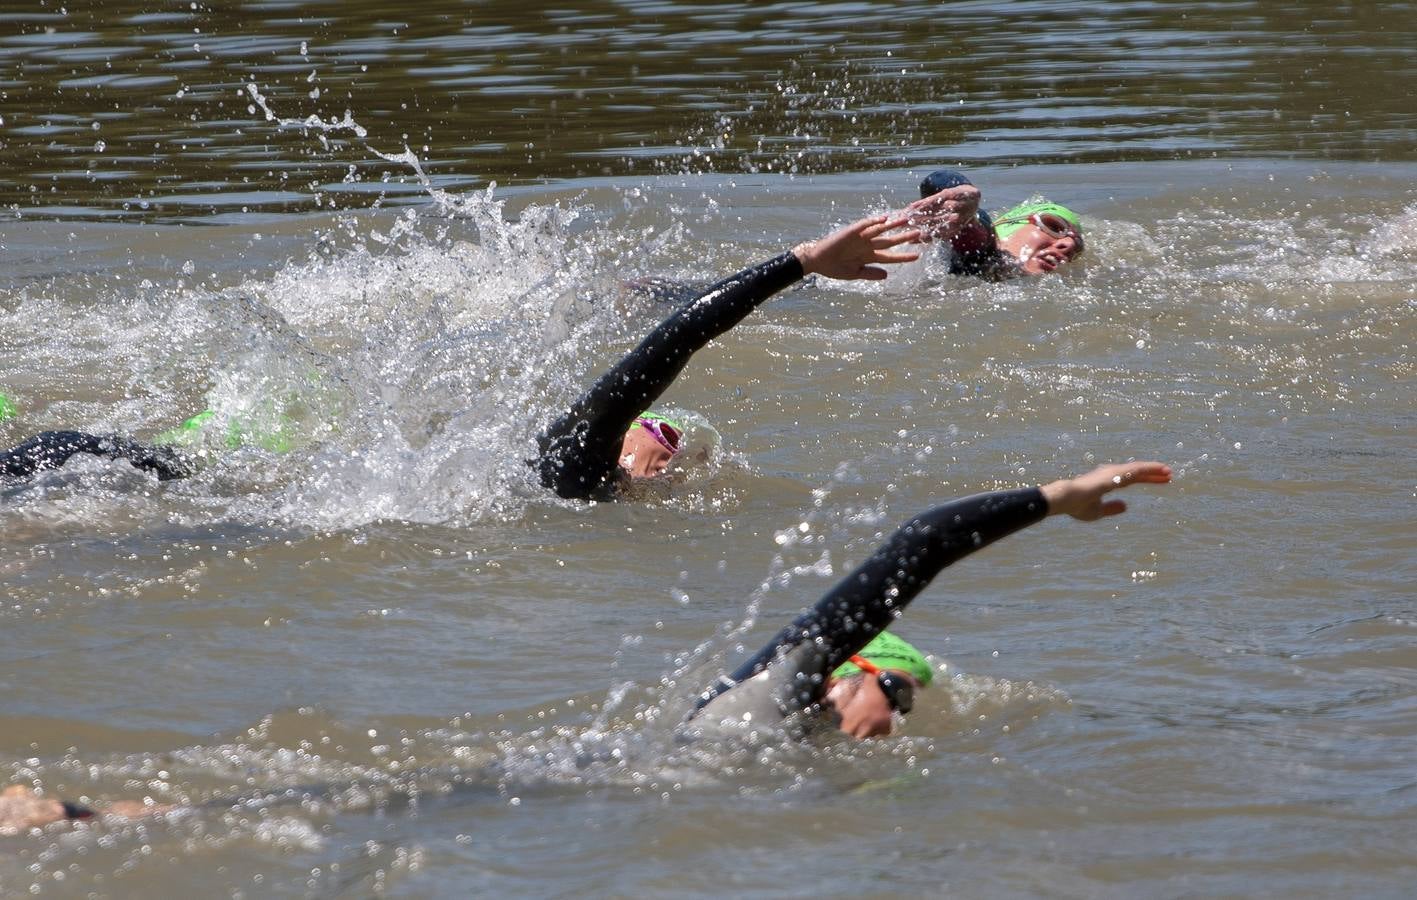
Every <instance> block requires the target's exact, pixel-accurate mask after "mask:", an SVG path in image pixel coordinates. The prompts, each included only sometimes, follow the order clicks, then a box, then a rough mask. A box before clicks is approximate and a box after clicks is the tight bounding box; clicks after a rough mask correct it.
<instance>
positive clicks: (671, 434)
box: [630, 413, 684, 456]
mask: <svg viewBox="0 0 1417 900" xmlns="http://www.w3.org/2000/svg"><path fill="white" fill-rule="evenodd" d="M636 425H638V426H639V427H641V428H643V429H644V430H645V431H648V432H649V433H650V436H651V437H653V438H654V439H655V440H656V441H658V442H659V445H660V446H661V447H663V448H664V449H665V450H668V451H669V454H670V455H671V456H672V455H674V454H675V453H678V452H679V442H680V440H682V439H683V437H684V431H683V429H682V428H679V427H678V426H677V425H676V424H675V423H673V422H670V421H669V420H668V419H666V418H664V417H663V416H657V415H655V414H654V413H645V414H644V415H642V416H640V417H639V418H638V419H636V420H635V422H634V424H633V425H631V426H630V427H631V428H634V427H635V426H636Z"/></svg>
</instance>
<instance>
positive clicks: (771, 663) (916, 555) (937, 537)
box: [686, 462, 1171, 737]
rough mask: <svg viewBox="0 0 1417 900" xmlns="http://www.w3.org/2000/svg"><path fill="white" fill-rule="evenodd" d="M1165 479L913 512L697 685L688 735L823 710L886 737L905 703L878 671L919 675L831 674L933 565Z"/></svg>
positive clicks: (1085, 484)
mask: <svg viewBox="0 0 1417 900" xmlns="http://www.w3.org/2000/svg"><path fill="white" fill-rule="evenodd" d="M1170 480H1171V469H1170V467H1169V466H1166V465H1164V464H1162V463H1159V462H1134V463H1121V464H1115V465H1107V466H1101V467H1099V468H1097V469H1094V470H1093V471H1091V472H1089V473H1087V474H1086V475H1082V476H1079V477H1077V478H1071V479H1065V480H1061V481H1055V482H1052V483H1051V484H1046V485H1043V486H1042V487H1035V488H1024V489H1020V490H1012V491H993V492H990V493H986V494H975V495H974V496H972V497H965V498H963V499H960V500H954V501H951V502H949V503H946V504H944V505H943V506H937V507H935V508H934V509H932V510H930V511H929V512H926V513H922V514H921V515H919V516H916V517H915V518H913V519H911V520H910V521H908V522H906V523H905V524H904V525H902V526H901V527H900V528H898V529H897V530H896V532H895V533H894V534H892V535H891V537H890V538H889V539H888V540H887V541H886V542H885V543H884V544H883V545H881V547H880V548H879V549H877V550H876V552H875V553H874V554H872V555H871V557H870V558H869V559H867V560H866V561H865V562H864V563H862V564H861V565H860V566H858V567H857V568H856V570H855V571H854V572H852V573H851V574H850V575H847V576H846V577H845V578H843V579H842V580H841V581H840V582H839V583H838V584H837V585H836V587H834V588H832V589H831V590H830V591H829V592H828V593H827V594H826V596H824V597H822V599H821V600H819V601H817V604H816V606H814V607H812V608H811V609H809V610H808V611H807V612H805V613H803V614H802V615H800V616H798V617H797V618H796V619H795V620H794V621H793V622H792V624H791V625H788V626H787V627H786V628H784V629H783V630H782V631H780V632H779V633H778V634H777V636H776V637H774V638H773V639H772V640H771V641H769V642H768V643H767V645H766V646H764V647H763V648H762V649H761V650H759V651H758V652H757V653H756V654H754V655H753V656H752V657H751V658H750V659H748V660H747V661H746V662H744V663H743V664H742V665H740V666H739V667H738V668H737V669H736V670H734V672H733V673H732V674H731V675H728V676H726V677H724V678H721V679H720V680H719V681H718V683H716V684H715V685H714V686H713V687H711V688H709V689H708V690H706V691H704V693H703V694H702V695H700V697H699V699H698V701H697V702H696V704H695V707H694V711H693V713H691V714H690V721H689V722H688V723H687V726H686V727H687V729H688V730H689V732H690V733H691V734H692V733H694V732H701V731H703V730H705V729H708V728H713V727H714V726H719V727H722V728H725V729H727V730H729V731H730V732H731V731H732V730H735V729H740V730H741V729H747V728H756V727H760V726H764V725H766V726H767V727H769V728H771V727H773V726H775V725H779V724H781V723H783V722H784V721H787V720H789V719H790V718H791V717H794V714H797V713H804V712H805V713H809V714H810V713H812V712H826V713H830V714H831V715H832V716H833V717H834V718H835V722H836V724H837V726H838V727H839V728H841V729H842V730H843V731H845V732H846V733H848V734H850V735H852V736H853V737H872V736H875V735H881V734H889V733H890V729H891V722H892V715H891V712H892V709H895V710H896V711H899V712H905V711H908V708H909V707H908V703H907V704H904V705H902V704H901V702H900V696H901V691H902V688H901V686H900V685H899V684H897V685H896V686H894V687H892V686H891V684H890V683H889V680H888V679H883V678H882V675H894V676H896V678H897V680H898V681H899V680H900V679H907V684H910V686H911V687H914V686H916V685H918V684H919V683H920V682H922V681H923V680H924V679H921V678H920V677H919V673H918V672H913V671H912V667H911V666H910V665H905V666H902V667H899V668H898V669H897V670H895V671H891V669H890V667H889V666H886V665H881V666H879V668H881V669H883V670H886V671H885V672H883V673H881V674H878V675H877V677H875V678H867V677H855V678H853V679H851V681H850V682H849V683H839V682H843V680H842V679H839V678H837V677H834V676H838V675H840V674H841V669H840V667H841V666H842V665H843V664H844V663H846V662H847V661H848V660H851V659H852V658H853V655H855V654H860V653H862V652H863V648H866V647H867V645H868V643H872V642H873V639H874V638H876V636H877V635H879V634H881V633H882V632H883V631H884V630H885V629H886V628H887V627H888V626H889V625H890V624H891V623H892V622H894V621H895V620H896V618H897V617H899V616H900V615H901V613H903V612H904V611H905V608H906V606H908V605H909V604H910V601H911V600H913V599H914V598H915V596H916V595H917V594H919V593H920V592H921V591H922V590H924V589H925V587H926V586H927V585H928V584H929V583H930V580H931V579H933V578H934V577H935V576H936V575H937V574H939V572H940V570H942V569H944V568H945V567H946V566H948V565H950V564H951V563H953V562H955V561H957V560H959V559H962V558H963V557H965V556H968V555H969V554H970V553H973V552H974V551H976V550H979V549H981V548H983V547H987V546H988V545H989V544H992V543H993V542H994V541H997V540H999V539H1000V538H1003V537H1007V536H1008V535H1010V534H1013V533H1014V532H1015V531H1018V530H1020V529H1022V528H1026V527H1028V526H1030V525H1034V524H1036V523H1038V522H1040V521H1042V519H1043V518H1044V517H1045V516H1049V515H1058V514H1066V515H1070V516H1072V517H1073V518H1075V519H1080V520H1082V521H1085V522H1090V521H1094V520H1096V519H1100V518H1103V517H1105V516H1114V515H1117V514H1118V513H1121V512H1123V511H1124V510H1125V509H1126V505H1125V504H1124V503H1122V501H1120V500H1104V499H1103V497H1104V496H1105V495H1106V494H1108V493H1109V492H1111V491H1114V490H1117V489H1119V488H1124V487H1127V486H1128V485H1132V484H1163V483H1165V482H1168V481H1170ZM865 655H869V653H867V654H865ZM859 668H865V667H859ZM866 671H867V672H868V673H870V670H869V669H866ZM870 674H876V673H870ZM911 682H913V684H912V683H911ZM893 700H894V701H895V702H894V703H893V702H892V701H893Z"/></svg>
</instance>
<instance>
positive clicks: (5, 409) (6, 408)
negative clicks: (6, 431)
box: [0, 394, 20, 422]
mask: <svg viewBox="0 0 1417 900" xmlns="http://www.w3.org/2000/svg"><path fill="white" fill-rule="evenodd" d="M19 414H20V411H19V409H18V408H17V407H16V406H15V402H14V401H13V400H11V399H10V398H9V397H6V396H5V395H4V394H0V422H3V421H5V420H6V419H13V418H15V417H16V416H18V415H19Z"/></svg>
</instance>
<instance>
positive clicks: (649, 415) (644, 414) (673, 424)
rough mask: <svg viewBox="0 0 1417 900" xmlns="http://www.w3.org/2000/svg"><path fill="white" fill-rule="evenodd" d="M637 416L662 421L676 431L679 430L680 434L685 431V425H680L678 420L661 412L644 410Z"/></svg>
mask: <svg viewBox="0 0 1417 900" xmlns="http://www.w3.org/2000/svg"><path fill="white" fill-rule="evenodd" d="M635 418H636V419H649V420H650V421H651V422H662V423H663V424H665V425H668V426H669V427H670V428H673V429H674V430H675V431H677V432H679V433H680V434H683V433H684V426H683V425H680V424H679V422H678V421H677V420H675V419H671V418H669V417H668V416H661V415H660V414H659V413H652V412H650V411H649V410H645V411H644V412H642V413H640V414H639V415H638V416H635Z"/></svg>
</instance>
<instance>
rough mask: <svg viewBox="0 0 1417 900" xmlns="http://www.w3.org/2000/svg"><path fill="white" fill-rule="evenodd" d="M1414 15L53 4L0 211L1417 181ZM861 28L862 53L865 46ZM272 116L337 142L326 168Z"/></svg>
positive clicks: (10, 42) (1360, 6)
mask: <svg viewBox="0 0 1417 900" xmlns="http://www.w3.org/2000/svg"><path fill="white" fill-rule="evenodd" d="M1414 23H1417V15H1414V5H1413V4H1412V3H1407V2H1382V3H1378V2H1373V3H1338V4H1335V3H1329V2H1321V0H1303V2H1295V3H1287V4H1284V5H1283V7H1282V8H1281V7H1275V6H1273V5H1268V4H1264V3H1260V2H1231V3H1208V2H1181V0H1178V2H1169V3H1152V2H1105V3H1096V2H1062V3H1059V2H1032V0H1030V2H1007V3H1005V2H992V0H991V2H983V0H973V2H958V3H951V4H948V5H947V6H942V5H940V4H938V3H924V2H907V0H897V2H875V3H850V4H815V3H783V4H772V5H761V4H750V3H721V4H711V5H694V4H672V3H662V2H654V0H625V2H607V0H597V2H586V3H578V4H575V8H574V9H572V8H565V9H545V10H530V11H529V10H528V8H527V7H526V5H525V4H513V3H508V2H504V0H495V2H490V3H480V4H476V5H474V6H468V5H466V4H463V3H453V2H448V0H433V2H428V3H420V4H417V5H416V7H414V8H411V9H397V10H395V9H392V8H390V7H389V6H388V4H386V3H379V2H370V0H341V2H333V0H316V2H282V0H263V2H257V0H250V2H245V3H240V4H233V5H219V6H215V7H213V6H209V5H208V4H206V3H191V4H185V3H184V4H170V5H168V6H167V7H166V8H163V9H161V10H158V9H154V8H153V7H152V5H151V4H148V3H143V2H134V0H118V2H112V3H104V4H71V5H70V6H68V7H63V6H60V5H59V4H58V3H57V2H56V0H51V2H49V3H48V5H45V4H43V3H41V4H39V5H38V6H35V7H32V8H30V9H28V10H25V11H9V12H6V13H4V14H0V28H3V29H4V30H5V31H6V32H8V34H9V37H7V38H5V39H4V40H3V41H0V73H3V77H2V78H0V90H3V104H0V118H3V126H0V142H3V145H2V146H0V203H4V204H7V205H13V206H15V207H16V208H17V209H18V210H19V211H21V212H36V211H38V212H41V213H42V214H43V215H51V216H55V215H57V216H74V215H87V216H92V215H100V214H103V215H127V216H139V217H152V216H157V217H173V216H200V215H209V214H211V213H228V214H232V213H239V212H241V211H256V210H282V209H283V210H291V209H311V208H315V207H320V206H328V205H330V204H332V203H337V204H340V205H351V204H352V205H364V204H367V203H369V202H372V201H373V200H374V199H376V198H379V197H382V196H388V197H391V198H396V199H397V198H407V197H409V196H410V193H411V192H414V193H416V190H417V186H416V185H415V184H413V183H412V179H410V178H408V175H409V172H408V169H407V167H405V166H402V165H390V164H387V163H386V162H384V161H382V160H380V159H379V158H378V156H377V155H376V154H375V153H373V152H371V150H370V147H372V148H373V149H374V150H377V151H381V152H384V153H398V152H401V151H402V149H403V148H404V147H405V146H407V147H408V148H409V149H411V150H412V151H413V152H414V153H416V154H417V155H418V156H419V157H420V158H422V159H423V160H425V161H426V163H427V168H428V170H429V172H430V174H431V175H432V176H433V177H434V179H435V180H436V181H437V183H438V184H440V185H441V186H444V187H450V188H451V187H466V186H469V185H472V184H481V183H485V182H486V181H489V180H495V181H498V182H501V183H504V184H505V183H509V182H518V181H542V180H548V179H550V180H556V179H575V178H583V177H587V176H602V175H624V174H652V173H657V172H679V171H747V172H837V171H860V170H866V169H873V168H881V167H895V166H899V165H901V164H903V163H904V164H927V163H948V162H958V161H961V160H973V161H980V162H982V161H993V162H1040V161H1048V160H1058V159H1065V160H1072V161H1099V160H1119V159H1127V160H1140V159H1158V158H1175V157H1186V156H1195V155H1202V156H1210V155H1223V156H1235V155H1267V156H1276V155H1277V156H1292V155H1295V154H1298V155H1302V156H1312V157H1318V158H1325V159H1388V160H1393V159H1412V158H1413V156H1414V152H1417V151H1414V149H1413V147H1414V145H1413V142H1412V140H1411V138H1410V135H1411V133H1412V129H1413V126H1414V121H1415V120H1417V109H1414V107H1413V105H1412V103H1411V102H1410V99H1411V97H1412V96H1414V94H1417V59H1414V56H1413V54H1412V52H1411V48H1412V46H1413V45H1414V41H1417V30H1415V29H1417V24H1414ZM863 35H869V40H862V39H861V37H862V36H863ZM253 83H254V84H255V85H258V86H259V89H260V90H261V91H262V92H263V93H264V94H265V95H267V96H268V97H269V98H270V102H271V104H272V106H273V108H274V111H275V112H276V114H277V115H279V116H283V117H287V118H292V119H305V118H306V117H307V116H312V115H313V116H318V117H319V118H320V119H322V120H324V121H326V122H333V121H339V120H342V119H344V118H345V116H346V114H347V113H348V112H352V114H353V116H354V119H355V120H356V121H357V122H358V123H360V124H361V125H362V126H363V127H365V128H367V129H368V146H366V145H365V143H364V141H363V140H362V139H359V138H357V137H355V136H353V135H351V134H350V133H347V132H346V133H341V134H336V135H333V136H331V137H330V138H329V142H328V143H329V145H328V146H325V145H324V142H317V141H314V140H312V139H311V138H310V137H309V136H307V135H303V134H302V133H301V132H300V131H299V130H298V129H285V130H281V129H277V128H275V127H273V125H272V124H271V123H269V122H268V121H267V120H266V118H265V114H264V112H263V111H262V110H261V109H260V108H259V107H258V106H257V105H256V104H254V103H253V102H252V100H251V97H250V96H249V95H248V94H247V93H246V90H245V86H246V85H250V84H253Z"/></svg>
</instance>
